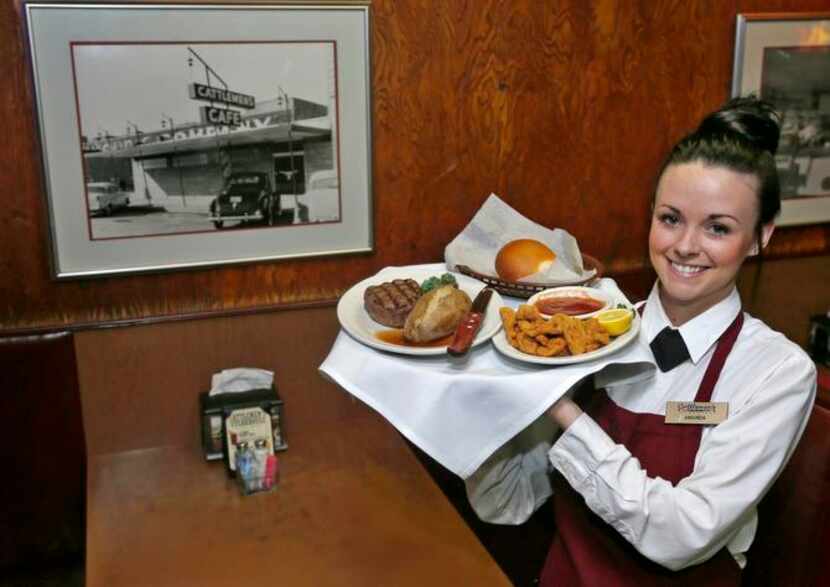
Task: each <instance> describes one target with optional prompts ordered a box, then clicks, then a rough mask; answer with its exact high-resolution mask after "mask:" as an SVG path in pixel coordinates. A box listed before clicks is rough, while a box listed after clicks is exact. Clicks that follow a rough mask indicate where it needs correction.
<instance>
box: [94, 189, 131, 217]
mask: <svg viewBox="0 0 830 587" xmlns="http://www.w3.org/2000/svg"><path fill="white" fill-rule="evenodd" d="M86 195H87V203H88V207H89V214H90V216H110V215H111V214H112V213H113V212H116V211H118V210H122V209H124V208H126V207H127V206H129V205H130V192H127V191H124V190H123V189H121V187H119V185H118V184H117V183H115V182H111V181H92V182H89V183H87V184H86Z"/></svg>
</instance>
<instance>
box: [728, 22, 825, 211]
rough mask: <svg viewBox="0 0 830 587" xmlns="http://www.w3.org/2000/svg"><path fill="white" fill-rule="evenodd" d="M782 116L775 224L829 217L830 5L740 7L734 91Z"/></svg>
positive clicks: (733, 82)
mask: <svg viewBox="0 0 830 587" xmlns="http://www.w3.org/2000/svg"><path fill="white" fill-rule="evenodd" d="M749 93H755V94H757V95H758V96H759V97H761V98H763V99H764V100H767V101H769V102H771V103H772V104H773V105H774V106H775V108H776V110H778V112H779V114H780V115H781V141H780V143H779V146H778V153H777V154H776V163H777V166H778V173H779V176H780V178H781V197H782V201H781V216H780V217H779V219H778V221H777V224H780V225H794V224H815V223H820V222H828V221H830V12H827V13H809V14H739V15H738V22H737V32H736V37H735V65H734V72H733V77H732V95H733V96H744V95H747V94H749Z"/></svg>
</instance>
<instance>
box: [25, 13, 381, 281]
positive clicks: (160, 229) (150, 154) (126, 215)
mask: <svg viewBox="0 0 830 587" xmlns="http://www.w3.org/2000/svg"><path fill="white" fill-rule="evenodd" d="M368 11H369V6H368V3H359V2H344V3H342V4H336V3H324V4H321V5H308V4H291V3H285V4H274V5H265V4H262V5H250V4H248V5H198V4H188V5H172V4H171V5H141V4H130V5H124V4H118V5H116V4H112V5H109V4H72V3H64V4H46V3H43V4H42V3H38V2H29V3H26V4H25V17H26V25H27V32H28V37H29V39H28V40H29V49H30V55H31V65H32V75H33V81H34V87H35V94H36V99H37V114H38V123H39V130H40V141H41V146H42V156H43V164H44V165H43V168H44V176H45V185H46V191H47V202H48V208H49V215H50V218H49V225H50V229H51V237H52V251H53V269H54V274H55V276H56V277H58V278H80V277H88V276H100V275H113V274H124V273H135V272H144V271H159V270H169V269H176V268H185V267H198V266H210V265H217V264H227V263H242V262H251V261H263V260H271V259H282V258H291V257H303V256H317V255H335V254H343V253H354V252H363V251H370V250H371V249H372V242H373V238H372V226H371V211H372V206H371V202H372V197H371V193H372V192H371V116H370V113H371V108H370V87H369V86H370V52H369V12H368Z"/></svg>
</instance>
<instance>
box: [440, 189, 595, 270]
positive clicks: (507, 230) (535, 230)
mask: <svg viewBox="0 0 830 587" xmlns="http://www.w3.org/2000/svg"><path fill="white" fill-rule="evenodd" d="M519 238H532V239H536V240H538V241H540V242H543V243H545V244H546V245H548V246H549V247H550V248H551V250H552V251H553V252H554V253H556V255H557V260H558V261H560V262H557V263H552V264H551V265H550V267H549V268H548V269H547V271H542V272H539V273H534V274H533V275H529V276H527V277H525V278H523V279H521V280H520V281H524V282H528V283H549V284H551V285H557V284H559V285H563V284H571V283H579V282H583V281H585V280H587V279H590V278H591V277H593V275H594V274H595V273H596V270H594V269H590V270H586V269H585V268H584V267H583V265H582V253H581V252H580V250H579V245H578V244H577V242H576V239H575V238H574V237H573V236H571V235H570V234H569V233H568V232H567V231H565V230H563V229H561V228H556V229H553V230H551V229H549V228H546V227H544V226H542V225H541V224H537V223H536V222H533V221H532V220H530V219H528V218H525V217H524V216H522V215H521V214H519V213H518V212H517V211H516V210H514V209H513V208H511V207H510V206H509V205H507V204H506V203H505V202H504V201H503V200H502V199H501V198H499V197H498V196H497V195H496V194H490V197H488V198H487V200H486V201H485V202H484V204H482V206H481V208H479V210H478V212H476V214H475V216H473V219H472V220H471V221H470V223H469V224H468V225H467V226H466V227H465V228H464V230H462V231H461V232H460V233H459V234H458V236H456V237H455V238H454V239H453V240H452V242H450V244H448V245H447V246H446V248H445V249H444V259H445V261H446V264H447V267H448V268H450V269H451V270H453V271H454V270H455V268H456V266H458V265H467V266H468V267H469V268H470V269H472V270H473V271H476V272H478V273H482V274H484V275H492V276H494V277H495V276H496V255H497V254H498V252H499V250H500V249H501V248H502V247H503V246H504V245H505V244H507V243H508V242H510V241H512V240H515V239H519Z"/></svg>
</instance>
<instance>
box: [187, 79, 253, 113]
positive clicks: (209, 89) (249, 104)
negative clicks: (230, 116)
mask: <svg viewBox="0 0 830 587" xmlns="http://www.w3.org/2000/svg"><path fill="white" fill-rule="evenodd" d="M188 91H189V93H190V97H191V98H193V99H194V100H203V101H205V102H221V103H222V104H227V105H228V106H235V107H237V108H248V109H249V110H250V109H251V108H253V107H254V106H256V100H255V99H254V97H253V96H249V95H248V94H240V93H238V92H231V91H230V90H223V89H222V88H214V87H213V86H206V85H204V84H195V83H194V84H190V85H189V86H188Z"/></svg>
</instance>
